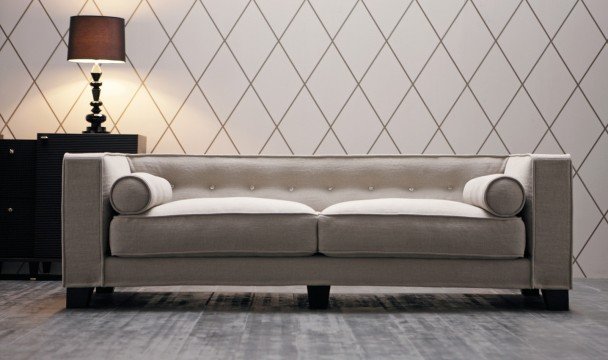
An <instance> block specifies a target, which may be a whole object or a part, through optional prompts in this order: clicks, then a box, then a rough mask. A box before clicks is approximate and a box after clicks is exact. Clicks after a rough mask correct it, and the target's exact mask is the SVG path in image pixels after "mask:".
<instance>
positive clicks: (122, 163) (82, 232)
mask: <svg viewBox="0 0 608 360" xmlns="http://www.w3.org/2000/svg"><path fill="white" fill-rule="evenodd" d="M129 173H131V168H130V165H129V161H128V160H127V158H126V157H125V156H123V155H120V154H115V155H113V154H103V153H91V154H66V155H65V157H64V158H63V185H62V186H63V192H62V196H63V201H62V229H63V231H62V257H63V263H62V271H63V285H64V286H65V287H68V286H69V287H93V286H102V285H103V283H104V279H103V277H104V269H103V267H104V257H105V255H106V253H107V251H108V231H109V226H110V220H111V218H112V216H113V210H112V208H111V206H110V201H109V194H110V188H111V186H112V184H113V183H114V181H115V180H116V179H117V178H119V177H120V176H123V175H126V174H129Z"/></svg>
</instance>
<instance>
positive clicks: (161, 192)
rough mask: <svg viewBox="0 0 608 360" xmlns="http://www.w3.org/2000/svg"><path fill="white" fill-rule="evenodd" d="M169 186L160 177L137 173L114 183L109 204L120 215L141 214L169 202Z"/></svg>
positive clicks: (170, 194) (170, 191) (171, 195)
mask: <svg viewBox="0 0 608 360" xmlns="http://www.w3.org/2000/svg"><path fill="white" fill-rule="evenodd" d="M172 197H173V191H172V190H171V184H169V182H168V181H167V180H166V179H164V178H161V177H158V176H154V175H152V174H148V173H143V172H137V173H132V174H129V175H126V176H123V177H121V178H119V179H118V180H116V181H115V182H114V185H112V190H111V191H110V203H111V204H112V207H113V208H114V210H116V211H117V212H118V213H120V214H129V215H130V214H141V213H143V212H145V211H147V210H149V209H151V208H153V207H154V206H157V205H161V204H164V203H166V202H169V201H171V198H172Z"/></svg>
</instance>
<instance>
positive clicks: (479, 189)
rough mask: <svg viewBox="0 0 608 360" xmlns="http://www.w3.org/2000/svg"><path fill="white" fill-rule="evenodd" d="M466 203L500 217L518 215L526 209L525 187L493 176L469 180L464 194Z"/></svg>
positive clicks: (500, 175)
mask: <svg viewBox="0 0 608 360" xmlns="http://www.w3.org/2000/svg"><path fill="white" fill-rule="evenodd" d="M462 197H463V200H464V202H466V203H468V204H471V205H475V206H477V207H480V208H482V209H484V210H486V211H488V212H489V213H491V214H494V215H496V216H500V217H511V216H515V215H517V214H518V213H519V212H520V211H521V209H523V207H524V203H525V201H526V195H525V193H524V187H523V186H522V185H521V183H520V182H519V181H517V180H516V179H514V178H512V177H510V176H507V175H503V174H493V175H486V176H480V177H476V178H473V179H471V180H469V181H468V182H467V183H466V184H465V186H464V190H463V192H462Z"/></svg>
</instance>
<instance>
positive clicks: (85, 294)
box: [65, 287, 93, 309]
mask: <svg viewBox="0 0 608 360" xmlns="http://www.w3.org/2000/svg"><path fill="white" fill-rule="evenodd" d="M91 294H93V288H92V287H90V288H67V289H66V296H65V307H66V308H67V309H80V308H86V307H88V306H89V302H90V301H91Z"/></svg>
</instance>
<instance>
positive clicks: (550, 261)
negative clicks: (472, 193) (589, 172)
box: [505, 155, 572, 289]
mask: <svg viewBox="0 0 608 360" xmlns="http://www.w3.org/2000/svg"><path fill="white" fill-rule="evenodd" d="M505 174H507V175H510V176H512V177H514V178H516V179H517V180H519V181H520V182H521V183H522V185H523V186H524V189H525V192H526V203H525V205H524V209H523V212H522V217H523V220H524V222H525V224H526V255H527V257H529V258H530V259H531V261H532V266H531V272H532V273H531V276H530V278H531V288H536V289H570V288H572V163H571V160H570V155H512V156H510V157H509V159H508V160H507V164H506V168H505Z"/></svg>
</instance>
